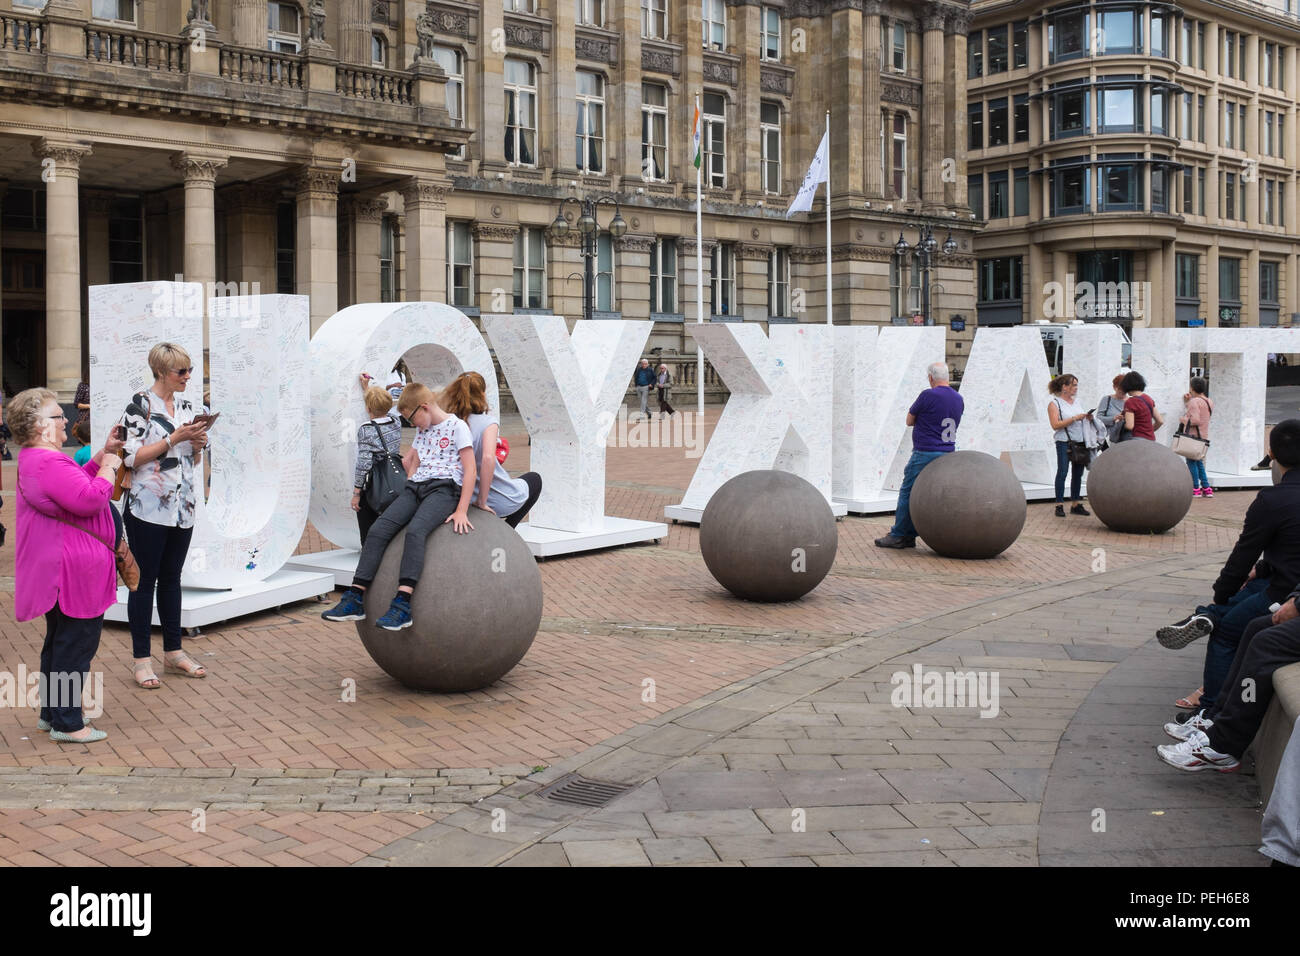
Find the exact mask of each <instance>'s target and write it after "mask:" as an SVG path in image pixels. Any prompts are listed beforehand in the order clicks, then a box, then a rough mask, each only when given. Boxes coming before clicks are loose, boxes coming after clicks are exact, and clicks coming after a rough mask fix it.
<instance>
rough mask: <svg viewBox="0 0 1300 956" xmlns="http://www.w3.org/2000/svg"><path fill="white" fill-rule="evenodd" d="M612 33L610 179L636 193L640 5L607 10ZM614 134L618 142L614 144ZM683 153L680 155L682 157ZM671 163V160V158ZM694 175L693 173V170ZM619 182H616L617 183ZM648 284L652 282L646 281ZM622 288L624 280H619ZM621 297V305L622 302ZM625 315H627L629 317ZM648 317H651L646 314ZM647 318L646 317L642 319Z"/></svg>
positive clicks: (638, 177)
mask: <svg viewBox="0 0 1300 956" xmlns="http://www.w3.org/2000/svg"><path fill="white" fill-rule="evenodd" d="M605 22H606V23H607V24H609V28H610V29H611V30H615V31H618V32H619V33H621V34H622V39H621V41H620V43H619V60H620V62H619V64H618V66H617V67H615V68H613V69H611V71H610V75H611V84H610V86H611V89H610V91H609V94H608V95H607V102H609V103H610V104H611V110H610V111H609V112H612V113H615V114H617V115H610V116H607V122H608V123H609V126H610V136H609V143H610V148H611V149H617V150H618V151H619V152H620V153H621V154H622V155H620V156H619V157H618V159H617V161H616V162H612V163H610V174H611V175H622V177H623V188H624V190H625V191H628V192H635V191H636V189H637V187H638V186H640V185H642V181H641V80H642V75H641V5H640V3H639V2H637V3H633V2H632V0H622V2H621V3H618V4H613V5H607V6H606V20H605ZM615 131H618V139H617V140H615V135H616V134H615ZM680 153H681V151H679V155H680ZM669 159H670V161H671V159H672V157H669ZM677 165H681V163H680V161H679V162H678V164H677ZM692 171H693V170H692ZM615 182H617V180H615ZM647 281H649V280H647ZM618 283H619V285H620V286H622V285H623V280H622V278H621V277H620V278H619V279H618ZM622 301H623V299H622V296H620V297H619V302H622ZM626 314H627V313H626V311H625V312H624V315H626ZM647 314H648V313H647ZM642 318H644V316H642Z"/></svg>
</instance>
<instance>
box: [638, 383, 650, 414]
mask: <svg viewBox="0 0 1300 956" xmlns="http://www.w3.org/2000/svg"><path fill="white" fill-rule="evenodd" d="M636 393H637V395H638V396H640V398H641V417H642V418H649V417H650V410H649V408H648V406H649V404H650V386H649V385H638V386H637V387H636Z"/></svg>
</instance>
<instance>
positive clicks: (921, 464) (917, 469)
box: [889, 451, 943, 540]
mask: <svg viewBox="0 0 1300 956" xmlns="http://www.w3.org/2000/svg"><path fill="white" fill-rule="evenodd" d="M941 454H943V452H935V451H914V452H912V457H911V458H909V459H908V460H907V467H905V468H904V469H903V487H901V488H899V489H898V507H897V509H896V510H895V512H894V526H893V527H892V528H890V529H889V533H890V534H891V535H893V536H894V537H896V538H903V539H904V540H910V539H914V538H915V537H916V525H914V524H912V512H911V498H912V485H913V484H914V483H915V482H916V476H917V475H919V474H920V473H921V472H922V470H923V469H924V468H925V466H926V465H928V464H930V462H932V461H934V460H935V459H936V458H938V457H939V456H940V455H941Z"/></svg>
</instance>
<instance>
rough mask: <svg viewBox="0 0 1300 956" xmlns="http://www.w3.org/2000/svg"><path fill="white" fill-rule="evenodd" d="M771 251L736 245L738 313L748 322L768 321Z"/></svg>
mask: <svg viewBox="0 0 1300 956" xmlns="http://www.w3.org/2000/svg"><path fill="white" fill-rule="evenodd" d="M832 195H833V194H832ZM770 252H771V247H770V246H761V245H758V244H757V243H748V242H742V243H737V245H736V314H737V315H739V316H740V317H741V318H742V319H744V320H745V321H746V322H766V321H767V317H768V302H767V270H768V255H769V253H770Z"/></svg>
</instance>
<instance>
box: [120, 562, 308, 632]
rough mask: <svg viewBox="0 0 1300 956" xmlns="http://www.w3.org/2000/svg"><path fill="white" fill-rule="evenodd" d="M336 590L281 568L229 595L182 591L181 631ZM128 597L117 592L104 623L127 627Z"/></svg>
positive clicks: (123, 591) (305, 573)
mask: <svg viewBox="0 0 1300 956" xmlns="http://www.w3.org/2000/svg"><path fill="white" fill-rule="evenodd" d="M333 589H334V579H333V578H332V577H331V576H330V575H328V574H319V573H312V572H309V571H294V570H289V569H287V568H282V569H281V570H279V571H277V572H275V574H273V575H271V576H270V577H269V578H267V579H266V580H264V581H259V582H258V583H256V584H248V585H245V586H244V587H240V588H232V589H230V590H228V591H206V590H205V591H200V590H197V589H195V588H182V589H181V628H182V629H184V630H186V631H194V630H198V629H199V628H200V627H206V626H207V625H209V624H218V623H220V622H222V621H229V620H231V619H232V618H236V617H242V616H243V615H245V614H256V613H257V612H258V611H265V610H267V609H268V608H273V607H279V606H281V605H282V604H292V603H293V602H294V601H303V600H306V599H307V598H313V597H317V596H319V595H321V594H328V593H329V592H330V591H332V590H333ZM129 593H130V592H129V591H127V589H126V588H125V587H119V588H118V589H117V602H116V603H115V604H114V605H113V606H112V607H110V608H109V609H108V610H107V611H105V612H104V620H106V621H117V622H119V623H123V624H124V623H126V620H127V617H126V598H127V595H128V594H129ZM159 623H160V622H159V620H158V608H157V607H156V606H155V607H154V611H153V624H154V627H158V626H159Z"/></svg>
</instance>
